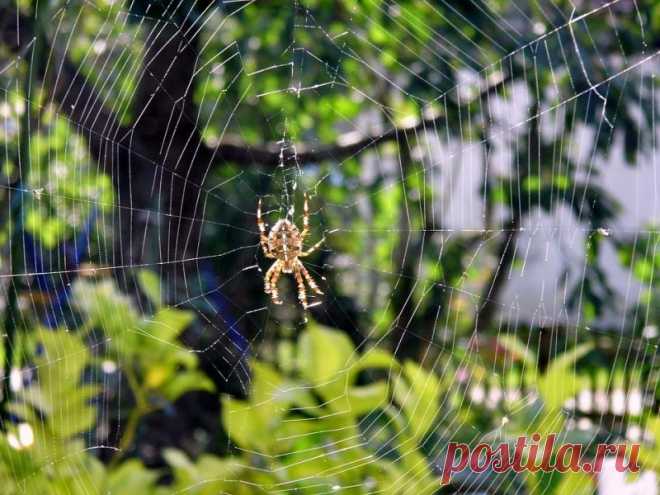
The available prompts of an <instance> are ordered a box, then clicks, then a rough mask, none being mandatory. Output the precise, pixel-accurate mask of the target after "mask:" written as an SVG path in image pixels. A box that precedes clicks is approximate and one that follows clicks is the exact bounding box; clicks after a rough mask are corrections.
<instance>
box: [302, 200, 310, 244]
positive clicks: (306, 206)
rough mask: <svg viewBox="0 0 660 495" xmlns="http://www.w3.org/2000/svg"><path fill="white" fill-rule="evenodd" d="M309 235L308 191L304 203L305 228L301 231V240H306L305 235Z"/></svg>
mask: <svg viewBox="0 0 660 495" xmlns="http://www.w3.org/2000/svg"><path fill="white" fill-rule="evenodd" d="M308 235H309V201H308V198H307V193H305V202H304V203H303V229H302V232H301V233H300V241H301V242H302V241H304V240H305V237H307V236H308Z"/></svg>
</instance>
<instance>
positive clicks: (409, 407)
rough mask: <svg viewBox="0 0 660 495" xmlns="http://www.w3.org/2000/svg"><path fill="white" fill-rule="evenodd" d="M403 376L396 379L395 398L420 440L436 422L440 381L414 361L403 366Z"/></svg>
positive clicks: (414, 435) (414, 434)
mask: <svg viewBox="0 0 660 495" xmlns="http://www.w3.org/2000/svg"><path fill="white" fill-rule="evenodd" d="M403 372H404V373H403V375H404V377H405V380H404V378H403V377H396V378H395V379H394V389H393V394H394V398H395V400H396V401H397V403H398V404H399V406H400V407H401V408H402V409H403V410H404V412H405V413H406V417H407V418H408V423H409V425H410V427H411V428H412V435H413V438H415V439H417V440H419V439H421V438H422V437H423V436H424V435H426V434H427V433H428V432H429V430H430V429H431V427H432V426H433V424H434V421H435V417H436V415H437V412H438V401H439V398H440V391H441V386H440V381H439V380H438V377H437V376H435V375H434V374H433V373H430V372H427V371H426V370H424V369H423V368H421V367H420V366H418V365H417V364H415V363H413V362H412V361H407V362H406V363H405V365H404V367H403Z"/></svg>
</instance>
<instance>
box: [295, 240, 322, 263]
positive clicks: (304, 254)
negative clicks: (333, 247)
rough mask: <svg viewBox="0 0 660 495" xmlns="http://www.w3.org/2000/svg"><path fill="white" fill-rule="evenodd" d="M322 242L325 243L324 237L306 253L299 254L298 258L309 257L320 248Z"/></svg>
mask: <svg viewBox="0 0 660 495" xmlns="http://www.w3.org/2000/svg"><path fill="white" fill-rule="evenodd" d="M324 242H325V237H324V238H323V239H321V240H320V241H319V242H317V243H316V244H314V245H313V246H312V247H311V248H309V249H308V250H307V251H303V252H302V253H300V254H299V255H298V258H304V257H305V256H309V255H310V254H312V253H313V252H314V251H316V250H317V249H318V248H320V247H321V244H323V243H324Z"/></svg>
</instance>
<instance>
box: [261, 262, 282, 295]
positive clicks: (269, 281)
mask: <svg viewBox="0 0 660 495" xmlns="http://www.w3.org/2000/svg"><path fill="white" fill-rule="evenodd" d="M281 274H282V262H281V261H280V260H277V261H276V262H275V263H273V266H271V267H270V268H269V269H268V271H267V272H266V277H265V284H264V292H266V294H270V298H271V299H272V300H273V302H274V303H275V304H282V301H281V300H280V296H279V291H278V290H277V281H278V280H279V279H280V275H281Z"/></svg>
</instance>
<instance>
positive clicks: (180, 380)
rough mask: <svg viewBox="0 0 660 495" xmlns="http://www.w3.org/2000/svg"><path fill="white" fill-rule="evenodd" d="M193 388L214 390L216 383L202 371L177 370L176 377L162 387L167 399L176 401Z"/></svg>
mask: <svg viewBox="0 0 660 495" xmlns="http://www.w3.org/2000/svg"><path fill="white" fill-rule="evenodd" d="M191 390H206V391H207V392H213V391H214V390H215V385H214V384H213V381H211V379H210V378H209V377H208V376H206V375H205V374H204V373H202V372H201V371H197V370H190V371H179V372H176V373H175V375H174V378H173V379H171V380H168V381H167V382H166V383H165V384H164V385H163V386H162V387H161V391H162V393H163V395H164V396H165V398H166V399H168V400H169V401H175V400H176V399H178V398H179V397H181V396H182V395H183V394H185V393H186V392H190V391H191Z"/></svg>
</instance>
